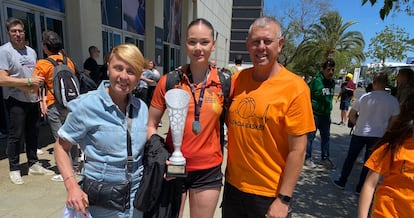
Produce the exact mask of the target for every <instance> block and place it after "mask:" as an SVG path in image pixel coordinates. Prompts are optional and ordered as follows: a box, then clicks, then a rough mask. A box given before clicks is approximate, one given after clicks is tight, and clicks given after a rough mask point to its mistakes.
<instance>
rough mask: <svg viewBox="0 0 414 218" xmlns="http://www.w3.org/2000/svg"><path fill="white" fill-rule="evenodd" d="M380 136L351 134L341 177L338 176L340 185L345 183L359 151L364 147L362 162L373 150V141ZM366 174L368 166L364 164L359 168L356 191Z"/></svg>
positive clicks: (358, 189) (361, 184) (360, 186)
mask: <svg viewBox="0 0 414 218" xmlns="http://www.w3.org/2000/svg"><path fill="white" fill-rule="evenodd" d="M379 139H380V138H377V137H366V136H356V135H352V138H351V142H350V144H349V149H348V155H347V156H346V159H345V161H344V164H343V166H342V172H341V177H340V178H339V183H340V184H341V185H344V186H345V184H346V182H347V180H348V176H349V175H350V174H351V171H352V168H353V166H354V163H355V160H356V159H357V157H358V155H359V152H361V150H362V149H363V148H364V147H365V146H366V147H365V155H364V162H365V161H367V160H368V158H369V156H371V154H372V152H373V148H374V145H375V143H377V141H378V140H379ZM367 174H368V168H367V167H366V166H364V167H363V168H362V170H361V174H360V176H359V182H358V185H357V187H356V191H357V192H361V189H362V186H363V185H364V182H365V178H366V177H367Z"/></svg>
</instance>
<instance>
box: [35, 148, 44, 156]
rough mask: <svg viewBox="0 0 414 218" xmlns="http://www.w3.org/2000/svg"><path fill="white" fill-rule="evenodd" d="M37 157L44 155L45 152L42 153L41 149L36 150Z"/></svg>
mask: <svg viewBox="0 0 414 218" xmlns="http://www.w3.org/2000/svg"><path fill="white" fill-rule="evenodd" d="M36 153H37V155H42V154H44V153H45V152H43V151H42V150H41V149H37V152H36Z"/></svg>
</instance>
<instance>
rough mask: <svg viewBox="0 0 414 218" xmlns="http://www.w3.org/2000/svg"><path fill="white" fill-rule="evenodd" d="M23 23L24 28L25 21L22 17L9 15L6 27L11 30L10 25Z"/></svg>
mask: <svg viewBox="0 0 414 218" xmlns="http://www.w3.org/2000/svg"><path fill="white" fill-rule="evenodd" d="M19 24H20V25H21V26H22V27H23V29H24V23H23V21H22V20H20V19H18V18H15V17H9V18H8V19H7V21H6V28H7V31H9V30H10V27H13V26H16V25H19Z"/></svg>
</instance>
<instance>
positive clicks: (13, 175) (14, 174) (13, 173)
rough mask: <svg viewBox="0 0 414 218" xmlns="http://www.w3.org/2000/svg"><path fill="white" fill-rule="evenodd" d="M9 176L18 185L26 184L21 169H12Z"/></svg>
mask: <svg viewBox="0 0 414 218" xmlns="http://www.w3.org/2000/svg"><path fill="white" fill-rule="evenodd" d="M9 176H10V180H11V182H12V183H14V184H16V185H21V184H24V181H23V179H22V176H21V175H20V170H15V171H10V173H9Z"/></svg>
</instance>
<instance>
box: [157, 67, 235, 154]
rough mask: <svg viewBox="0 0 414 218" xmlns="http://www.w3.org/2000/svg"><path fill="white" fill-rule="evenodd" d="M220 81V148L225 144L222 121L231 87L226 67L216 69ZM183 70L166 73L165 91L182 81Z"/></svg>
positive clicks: (224, 116)
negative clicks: (221, 93)
mask: <svg viewBox="0 0 414 218" xmlns="http://www.w3.org/2000/svg"><path fill="white" fill-rule="evenodd" d="M218 75H219V79H220V83H221V91H222V92H223V97H224V105H223V112H222V113H221V115H220V144H221V148H222V149H223V146H224V144H225V140H224V121H225V118H226V114H227V111H228V108H229V106H230V101H229V95H230V89H231V75H232V74H231V72H230V70H228V69H225V68H223V69H221V70H219V71H218ZM183 79H184V77H183V72H182V71H181V70H174V71H171V72H169V73H168V74H167V79H166V82H165V92H167V91H168V90H170V89H173V88H176V86H177V85H178V84H179V83H180V82H181V81H183Z"/></svg>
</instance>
